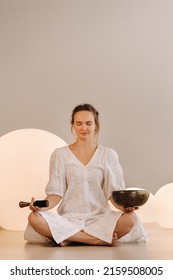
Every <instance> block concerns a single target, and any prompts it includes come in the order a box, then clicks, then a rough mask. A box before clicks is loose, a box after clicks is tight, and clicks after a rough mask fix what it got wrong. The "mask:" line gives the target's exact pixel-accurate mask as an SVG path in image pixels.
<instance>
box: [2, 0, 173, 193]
mask: <svg viewBox="0 0 173 280" xmlns="http://www.w3.org/2000/svg"><path fill="white" fill-rule="evenodd" d="M172 15H173V1H172V0H0V136H2V135H4V134H5V133H8V132H10V131H12V130H15V129H21V128H38V129H44V130H47V131H49V132H52V133H54V134H56V135H58V136H59V137H61V138H62V139H63V140H65V141H66V142H68V143H70V142H71V141H73V137H72V136H71V132H70V125H69V123H70V115H71V111H72V109H73V107H74V106H76V105H78V104H79V103H81V102H89V103H92V104H93V105H95V106H96V108H97V109H98V110H99V112H100V121H101V134H100V138H99V139H100V143H102V144H103V145H106V146H110V147H112V148H114V149H115V150H117V152H118V154H119V159H120V162H121V165H122V167H123V170H124V177H125V181H126V185H127V186H128V187H130V186H138V187H146V188H148V189H150V190H151V191H152V192H153V193H155V191H156V190H157V189H158V188H160V187H161V186H162V185H164V184H167V183H170V182H172V181H173V16H172Z"/></svg>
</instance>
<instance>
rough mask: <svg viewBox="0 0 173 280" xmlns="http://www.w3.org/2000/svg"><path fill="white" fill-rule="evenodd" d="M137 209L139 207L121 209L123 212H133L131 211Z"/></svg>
mask: <svg viewBox="0 0 173 280" xmlns="http://www.w3.org/2000/svg"><path fill="white" fill-rule="evenodd" d="M138 209H139V207H125V208H124V209H123V211H124V212H133V211H135V210H138Z"/></svg>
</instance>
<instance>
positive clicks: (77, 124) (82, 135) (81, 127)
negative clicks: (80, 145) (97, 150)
mask: <svg viewBox="0 0 173 280" xmlns="http://www.w3.org/2000/svg"><path fill="white" fill-rule="evenodd" d="M73 129H74V131H75V134H76V136H77V138H78V139H81V140H91V139H92V138H94V135H95V129H96V124H95V120H94V116H93V113H92V112H89V111H79V112H77V113H76V114H75V115H74V123H73Z"/></svg>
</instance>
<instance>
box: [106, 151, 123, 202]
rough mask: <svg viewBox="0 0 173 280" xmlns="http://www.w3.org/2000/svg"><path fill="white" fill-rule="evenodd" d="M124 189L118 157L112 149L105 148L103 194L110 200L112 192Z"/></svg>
mask: <svg viewBox="0 0 173 280" xmlns="http://www.w3.org/2000/svg"><path fill="white" fill-rule="evenodd" d="M124 188H125V183H124V179H123V171H122V168H121V165H120V163H119V160H118V155H117V153H116V152H115V151H114V150H113V149H110V148H107V155H106V168H105V179H104V192H105V195H106V198H107V199H109V198H110V196H111V193H112V191H116V190H121V189H124Z"/></svg>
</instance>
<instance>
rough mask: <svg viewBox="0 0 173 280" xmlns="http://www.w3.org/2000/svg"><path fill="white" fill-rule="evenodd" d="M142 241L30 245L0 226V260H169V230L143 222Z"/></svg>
mask: <svg viewBox="0 0 173 280" xmlns="http://www.w3.org/2000/svg"><path fill="white" fill-rule="evenodd" d="M145 228H146V230H147V231H148V242H147V243H146V244H130V243H128V244H118V245H117V246H116V247H107V246H98V247H97V246H79V245H78V246H77V245H76V246H74V245H73V246H69V247H64V248H62V247H55V246H50V245H49V246H48V245H41V244H39V245H32V244H28V243H27V242H25V241H24V239H23V232H15V231H7V230H3V229H0V259H1V260H8V259H11V260H57V259H59V260H77V259H78V260H94V259H97V260H107V259H109V260H134V259H136V260H137V259H138V260H144V259H145V260H159V259H160V260H173V229H163V228H161V227H159V226H158V225H157V224H145Z"/></svg>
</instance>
